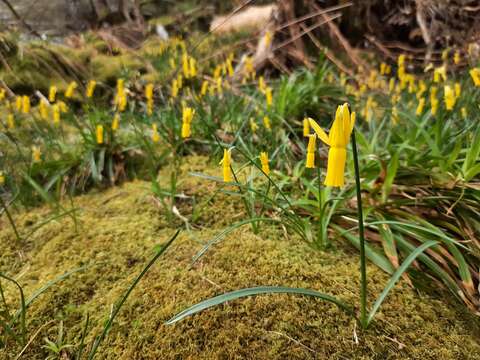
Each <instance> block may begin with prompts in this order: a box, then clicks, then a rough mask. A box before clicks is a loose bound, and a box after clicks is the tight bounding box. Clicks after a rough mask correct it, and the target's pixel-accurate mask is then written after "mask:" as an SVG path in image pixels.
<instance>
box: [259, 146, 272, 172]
mask: <svg viewBox="0 0 480 360" xmlns="http://www.w3.org/2000/svg"><path fill="white" fill-rule="evenodd" d="M260 162H261V164H262V171H263V172H264V173H265V174H267V175H270V165H269V161H268V154H267V153H266V152H265V151H262V152H261V153H260Z"/></svg>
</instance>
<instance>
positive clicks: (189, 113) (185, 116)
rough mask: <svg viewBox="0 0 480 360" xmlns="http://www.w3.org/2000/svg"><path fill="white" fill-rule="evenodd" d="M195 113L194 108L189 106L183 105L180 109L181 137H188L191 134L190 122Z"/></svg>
mask: <svg viewBox="0 0 480 360" xmlns="http://www.w3.org/2000/svg"><path fill="white" fill-rule="evenodd" d="M193 115H195V110H193V109H192V108H191V107H188V106H184V107H183V109H182V138H184V139H185V138H188V137H190V136H191V135H192V130H191V124H192V120H193Z"/></svg>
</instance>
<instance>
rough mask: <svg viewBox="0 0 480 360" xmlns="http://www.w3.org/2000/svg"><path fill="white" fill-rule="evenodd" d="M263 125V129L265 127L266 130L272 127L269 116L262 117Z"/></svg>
mask: <svg viewBox="0 0 480 360" xmlns="http://www.w3.org/2000/svg"><path fill="white" fill-rule="evenodd" d="M263 126H265V129H267V130H271V129H272V124H271V122H270V118H269V117H268V116H264V117H263Z"/></svg>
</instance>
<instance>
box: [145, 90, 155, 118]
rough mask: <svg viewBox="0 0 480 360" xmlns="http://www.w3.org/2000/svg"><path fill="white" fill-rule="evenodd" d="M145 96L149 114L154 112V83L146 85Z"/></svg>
mask: <svg viewBox="0 0 480 360" xmlns="http://www.w3.org/2000/svg"><path fill="white" fill-rule="evenodd" d="M145 98H146V99H147V114H148V115H152V114H153V84H147V86H145Z"/></svg>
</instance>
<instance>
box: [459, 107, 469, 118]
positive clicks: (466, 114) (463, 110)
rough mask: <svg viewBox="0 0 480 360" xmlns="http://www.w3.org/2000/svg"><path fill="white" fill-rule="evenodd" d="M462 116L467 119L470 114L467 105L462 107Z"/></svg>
mask: <svg viewBox="0 0 480 360" xmlns="http://www.w3.org/2000/svg"><path fill="white" fill-rule="evenodd" d="M461 112H462V118H464V119H466V118H467V116H468V113H467V108H466V107H462V110H461Z"/></svg>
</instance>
